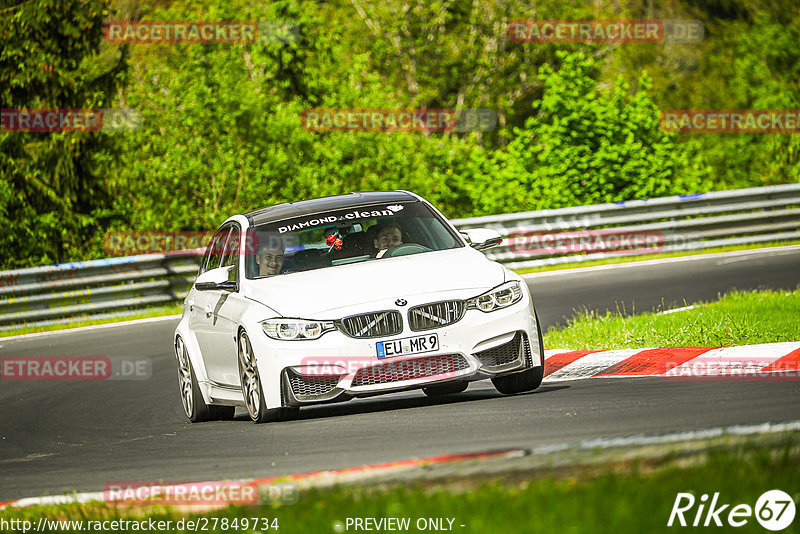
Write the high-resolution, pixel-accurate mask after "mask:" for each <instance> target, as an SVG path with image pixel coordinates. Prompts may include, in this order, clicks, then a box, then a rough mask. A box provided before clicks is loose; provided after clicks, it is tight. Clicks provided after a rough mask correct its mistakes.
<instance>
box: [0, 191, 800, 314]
mask: <svg viewBox="0 0 800 534" xmlns="http://www.w3.org/2000/svg"><path fill="white" fill-rule="evenodd" d="M453 223H454V225H455V226H456V227H457V228H458V229H459V230H466V229H469V228H493V229H495V230H497V231H498V232H500V234H501V235H502V236H503V238H504V240H503V243H502V244H501V245H500V246H498V247H495V248H493V249H491V250H488V251H487V253H486V255H487V256H488V257H489V258H491V259H493V260H496V261H499V262H502V263H504V264H505V265H506V266H508V267H509V268H512V269H520V268H527V267H536V266H540V265H554V264H560V263H570V262H583V261H588V260H593V259H602V258H608V257H614V256H621V255H622V256H625V255H639V254H643V253H653V252H679V251H691V250H699V249H704V248H710V247H719V246H726V245H738V244H751V243H763V242H775V241H787V240H800V184H789V185H779V186H770V187H758V188H752V189H739V190H733V191H719V192H713V193H703V194H698V195H686V196H676V197H665V198H655V199H650V200H634V201H629V202H619V203H613V204H600V205H593V206H578V207H573V208H561V209H552V210H541V211H529V212H523V213H510V214H504V215H492V216H487V217H474V218H470V219H457V220H454V221H453ZM635 235H639V236H644V238H649V240H650V241H648V246H647V247H646V248H639V249H630V247H628V248H626V247H623V246H619V247H617V248H614V247H610V246H609V244H610V243H612V242H613V243H616V244H618V245H619V244H620V242H621V240H622V241H624V240H625V239H627V238H626V236H635ZM598 236H599V237H600V241H601V242H603V245H602V246H601V247H599V248H598V247H597V246H595V244H596V239H597V238H598ZM609 236H616V237H615V239H613V240H612V239H609ZM582 238H585V239H586V241H585V242H583V245H585V246H583V245H581V243H582V242H581V239H582ZM559 239H560V241H559ZM629 241H630V239H629ZM531 243H534V244H535V245H536V246H533V247H532V246H530V245H531ZM543 243H548V244H551V245H555V246H542V245H543ZM559 243H561V244H562V245H563V246H559V245H558V244H559ZM570 243H571V244H573V245H574V244H575V243H578V245H579V246H578V247H574V246H571V245H570ZM195 252H202V251H195ZM199 258H200V256H199V255H197V254H187V253H182V254H148V255H144V256H127V257H118V258H110V259H103V260H93V261H82V262H74V263H66V264H61V265H50V266H44V267H34V268H30V269H19V270H14V271H4V272H0V329H8V328H10V327H13V326H14V325H15V324H18V323H26V324H33V325H41V324H46V323H51V322H68V321H71V320H75V319H76V318H79V317H84V316H86V317H88V316H91V317H97V316H98V314H101V315H119V314H122V313H126V312H115V310H120V309H126V308H135V307H143V306H151V305H158V304H170V303H174V302H177V301H180V300H182V299H183V298H184V297H185V295H186V293H187V291H188V290H189V288H190V287H191V283H192V281H193V278H194V275H195V273H196V272H197V267H198V263H199ZM132 313H134V312H132Z"/></svg>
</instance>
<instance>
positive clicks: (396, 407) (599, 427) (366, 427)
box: [0, 248, 800, 501]
mask: <svg viewBox="0 0 800 534" xmlns="http://www.w3.org/2000/svg"><path fill="white" fill-rule="evenodd" d="M529 284H530V285H531V287H532V288H533V291H534V295H535V299H536V306H537V309H538V311H539V315H540V317H541V320H542V322H543V323H544V325H545V326H550V325H553V324H555V323H557V322H561V323H563V321H564V318H565V317H568V316H570V315H571V314H572V311H573V309H577V308H582V307H587V308H589V309H598V310H603V309H612V310H613V309H616V308H617V306H618V305H619V306H620V308H622V306H623V303H624V308H625V310H626V311H627V312H628V313H630V312H631V311H632V310H633V309H634V306H635V310H636V311H637V312H639V311H645V310H648V309H652V308H654V307H657V306H659V305H661V304H662V298H663V299H664V303H665V304H666V305H667V307H671V306H676V305H682V304H683V300H684V299H686V300H687V301H694V300H698V299H713V298H715V297H716V296H717V293H718V292H721V291H726V290H729V289H731V288H738V289H755V288H781V289H792V288H795V287H797V285H798V284H800V249H798V248H794V249H791V250H789V249H786V250H783V251H778V252H770V253H740V254H736V255H728V256H725V257H721V258H720V257H716V256H712V257H703V258H700V259H692V260H688V261H668V262H662V263H658V264H643V265H637V266H627V267H614V268H603V269H599V270H591V271H577V272H563V273H556V274H543V275H536V276H533V277H531V278H530V279H529ZM175 324H176V321H175V320H169V321H161V322H154V323H146V324H137V325H128V326H119V327H113V328H104V329H98V330H91V331H82V332H73V333H60V334H55V335H48V336H41V337H33V338H28V339H19V340H2V339H0V356H109V357H112V358H116V357H127V358H149V359H150V360H151V362H152V371H153V374H152V378H150V379H147V380H139V381H133V380H131V381H72V382H70V381H0V405H1V406H2V412H3V413H2V415H1V416H0V501H4V500H11V499H17V498H22V497H31V496H37V495H44V494H47V495H53V494H59V493H61V492H63V491H68V492H71V491H75V490H77V491H98V490H101V489H102V488H103V486H104V485H105V484H107V483H110V482H119V481H162V482H178V481H189V480H221V479H228V478H240V477H243V478H263V477H269V476H277V475H285V474H290V473H303V472H311V471H317V470H323V469H341V468H346V467H352V466H358V465H363V464H369V463H379V462H388V461H394V460H402V459H407V458H415V457H425V456H432V455H439V454H446V453H465V452H475V451H486V450H493V449H505V448H530V447H537V446H542V445H549V444H555V443H562V442H573V441H580V440H586V439H595V438H613V437H622V436H630V435H635V434H640V433H644V434H661V433H667V432H673V431H689V430H696V429H703V428H709V427H717V426H726V425H736V424H758V423H765V422H782V421H789V420H796V419H798V415H800V411H798V406H800V388H798V386H797V382H790V381H787V382H772V381H742V382H715V381H702V382H681V381H669V380H663V379H659V378H630V379H627V378H625V379H621V378H617V379H590V380H579V381H578V380H576V381H571V382H558V383H552V384H544V385H543V386H542V387H541V388H539V389H538V390H537V391H535V392H533V393H529V394H523V395H517V396H513V397H504V396H501V395H499V394H498V393H497V392H496V391H495V390H494V389H493V388H492V387H491V383H490V382H478V383H473V384H471V385H470V388H469V389H468V390H467V391H466V392H464V393H462V394H460V395H455V396H452V397H449V398H441V399H429V398H427V397H425V396H424V395H423V394H422V393H421V392H407V393H400V394H395V395H391V396H384V397H374V398H370V399H358V400H354V401H350V402H349V403H342V404H336V405H328V406H318V407H311V408H304V409H303V410H302V411H301V413H300V416H299V417H298V418H297V419H295V420H292V421H286V422H281V423H269V424H263V425H254V424H252V423H251V422H250V421H249V419H248V418H247V415H246V413H243V412H242V411H241V410H240V411H238V412H237V414H238V415H237V419H236V420H235V421H223V422H211V423H203V424H194V425H193V424H190V423H188V422H187V421H186V419H185V417H184V415H183V412H182V410H181V405H180V400H179V397H178V388H177V379H176V375H175V363H174V356H173V355H172V352H171V336H172V333H173V330H174V328H175Z"/></svg>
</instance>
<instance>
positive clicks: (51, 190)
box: [0, 0, 125, 267]
mask: <svg viewBox="0 0 800 534" xmlns="http://www.w3.org/2000/svg"><path fill="white" fill-rule="evenodd" d="M106 15H107V4H106V2H104V1H101V0H86V1H78V0H30V1H27V2H13V1H11V0H2V1H0V41H1V42H2V48H1V49H0V108H3V109H58V108H67V109H75V108H90V109H91V108H103V107H106V106H107V105H108V104H109V103H110V101H111V97H112V95H113V94H114V91H115V89H116V87H117V86H118V85H119V83H120V82H121V81H122V79H123V73H124V70H125V58H124V56H122V55H108V54H103V53H102V52H103V51H102V50H101V37H102V29H103V19H104V17H105V16H106ZM113 143H114V140H113V138H112V137H110V136H107V135H106V134H103V133H66V132H65V133H30V132H28V133H25V132H19V131H2V132H0V177H1V178H2V182H3V184H2V186H0V223H2V224H3V227H4V228H6V229H13V231H6V232H3V233H2V234H1V235H0V247H1V248H2V249H3V250H4V251H8V253H7V254H4V255H3V260H2V264H3V266H4V267H21V266H28V265H37V264H42V263H56V262H60V261H63V260H65V259H67V258H72V257H79V256H80V255H81V253H80V252H79V251H80V250H81V249H82V247H83V246H84V244H85V243H86V242H87V240H89V239H91V237H92V235H93V234H94V233H95V232H96V230H97V228H98V227H99V226H102V225H104V224H106V221H107V220H108V219H109V218H110V217H111V216H112V214H111V213H110V212H109V210H108V205H109V197H108V195H107V191H106V188H105V186H104V177H103V176H101V175H100V174H99V173H98V168H97V165H96V161H95V158H96V157H97V155H98V154H101V153H104V152H110V151H113ZM12 223H13V224H12Z"/></svg>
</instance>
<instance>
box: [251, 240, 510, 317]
mask: <svg viewBox="0 0 800 534" xmlns="http://www.w3.org/2000/svg"><path fill="white" fill-rule="evenodd" d="M504 280H505V272H504V269H503V267H502V266H501V265H500V264H498V263H495V262H493V261H490V260H488V259H487V258H486V257H485V256H484V255H483V254H482V253H480V252H478V251H476V250H474V249H471V248H466V247H465V248H459V249H453V250H442V251H437V252H426V253H422V254H414V255H409V256H400V257H397V258H382V259H380V260H373V261H366V262H362V263H353V264H348V265H339V266H337V267H329V268H325V269H319V270H316V271H306V272H302V273H293V274H288V275H282V276H275V277H271V278H264V279H258V280H249V281H248V283H247V287H246V288H245V291H244V296H245V297H247V298H250V299H252V300H256V301H258V302H261V303H262V304H264V305H266V306H268V307H270V308H272V309H273V310H275V311H277V312H278V313H280V314H281V315H282V316H283V317H295V318H309V319H322V318H332V317H333V316H335V314H332V312H335V311H336V310H342V309H346V308H351V307H353V306H357V305H361V304H367V303H371V302H376V303H380V304H381V305H382V306H381V308H382V309H385V308H386V307H387V304H388V305H389V306H391V307H393V305H392V303H393V302H394V301H395V299H398V298H404V299H408V300H409V301H412V300H418V299H415V298H414V296H415V295H423V294H429V293H441V292H448V291H458V290H474V292H473V294H478V293H479V292H480V291H481V290H484V289H490V288H492V287H494V286H497V285H499V284H501V283H503V281H504ZM389 299H390V300H389ZM424 300H425V302H429V301H430V300H428V299H424ZM387 301H388V302H387ZM369 309H370V308H366V309H364V310H363V311H369Z"/></svg>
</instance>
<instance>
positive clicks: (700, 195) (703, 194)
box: [678, 193, 706, 200]
mask: <svg viewBox="0 0 800 534" xmlns="http://www.w3.org/2000/svg"><path fill="white" fill-rule="evenodd" d="M704 196H706V194H705V193H695V194H694V195H678V198H679V199H681V200H691V199H693V198H700V197H704Z"/></svg>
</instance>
